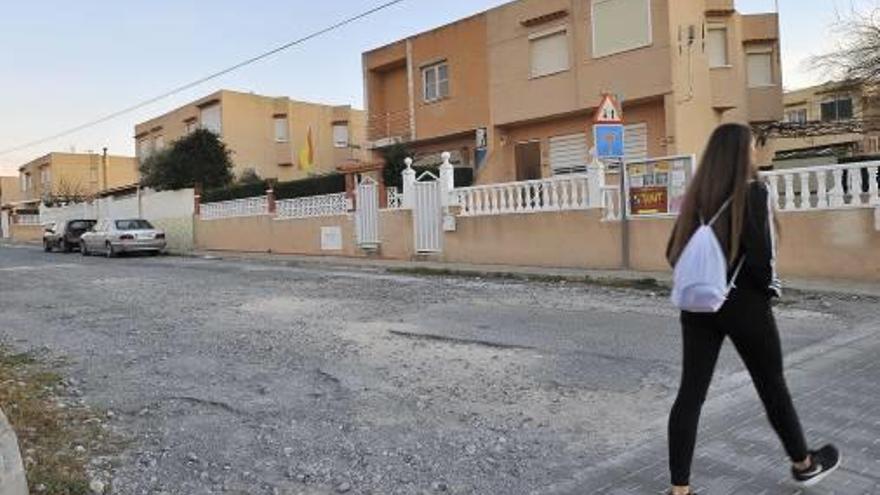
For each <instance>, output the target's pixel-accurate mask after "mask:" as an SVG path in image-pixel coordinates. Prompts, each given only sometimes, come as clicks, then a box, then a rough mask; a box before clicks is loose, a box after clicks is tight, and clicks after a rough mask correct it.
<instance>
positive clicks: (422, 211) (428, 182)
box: [413, 172, 443, 253]
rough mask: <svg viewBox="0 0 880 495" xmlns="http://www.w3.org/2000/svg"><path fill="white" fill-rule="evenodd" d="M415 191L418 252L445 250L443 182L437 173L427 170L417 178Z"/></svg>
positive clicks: (415, 226)
mask: <svg viewBox="0 0 880 495" xmlns="http://www.w3.org/2000/svg"><path fill="white" fill-rule="evenodd" d="M413 192H414V193H415V194H414V197H413V203H414V204H413V228H414V231H415V247H416V252H417V253H439V252H441V251H442V250H443V205H442V202H441V198H440V194H441V183H440V181H439V180H437V176H436V175H434V174H432V173H430V172H425V173H423V174H422V175H421V176H420V177H419V178H418V179H417V180H416V182H415V184H414V188H413Z"/></svg>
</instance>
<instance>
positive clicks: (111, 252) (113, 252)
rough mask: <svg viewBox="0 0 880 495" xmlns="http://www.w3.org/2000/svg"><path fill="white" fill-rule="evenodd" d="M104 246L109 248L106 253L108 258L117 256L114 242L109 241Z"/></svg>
mask: <svg viewBox="0 0 880 495" xmlns="http://www.w3.org/2000/svg"><path fill="white" fill-rule="evenodd" d="M104 247H105V248H106V249H107V250H106V251H105V252H104V254H105V255H107V257H108V258H115V257H116V250H114V249H113V244H110V243H109V242H108V243H107V244H106V245H104Z"/></svg>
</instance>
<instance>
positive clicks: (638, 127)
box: [623, 123, 648, 161]
mask: <svg viewBox="0 0 880 495" xmlns="http://www.w3.org/2000/svg"><path fill="white" fill-rule="evenodd" d="M623 155H624V160H626V161H630V160H644V159H646V158H648V124H645V123H641V124H630V125H627V126H624V127H623Z"/></svg>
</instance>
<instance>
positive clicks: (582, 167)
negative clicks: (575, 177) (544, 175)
mask: <svg viewBox="0 0 880 495" xmlns="http://www.w3.org/2000/svg"><path fill="white" fill-rule="evenodd" d="M588 152H589V151H588V147H587V135H586V133H578V134H569V135H567V136H556V137H552V138H550V169H551V170H552V172H553V175H561V174H575V173H584V172H586V171H587V161H588V157H587V154H588Z"/></svg>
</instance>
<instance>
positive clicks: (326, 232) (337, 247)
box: [321, 226, 342, 251]
mask: <svg viewBox="0 0 880 495" xmlns="http://www.w3.org/2000/svg"><path fill="white" fill-rule="evenodd" d="M341 250H342V227H339V226H334V227H321V251H341Z"/></svg>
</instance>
